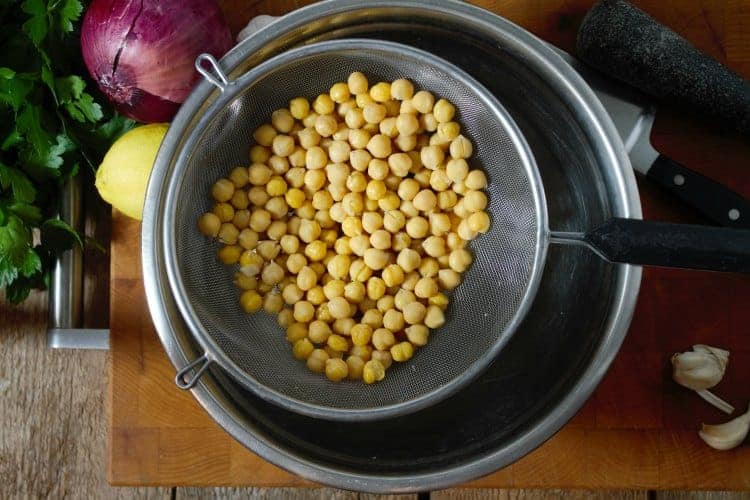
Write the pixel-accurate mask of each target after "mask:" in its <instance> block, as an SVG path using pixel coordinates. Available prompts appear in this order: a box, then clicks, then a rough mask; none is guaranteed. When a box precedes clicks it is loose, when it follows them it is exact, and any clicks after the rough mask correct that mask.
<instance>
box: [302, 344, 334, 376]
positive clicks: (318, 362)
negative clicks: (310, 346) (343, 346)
mask: <svg viewBox="0 0 750 500" xmlns="http://www.w3.org/2000/svg"><path fill="white" fill-rule="evenodd" d="M329 359H330V356H329V355H328V353H327V352H326V351H325V350H323V349H315V350H314V351H313V352H311V353H310V356H308V358H307V368H308V369H309V370H310V371H312V372H315V373H323V372H324V371H325V367H326V361H328V360H329Z"/></svg>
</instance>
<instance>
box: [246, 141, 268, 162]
mask: <svg viewBox="0 0 750 500" xmlns="http://www.w3.org/2000/svg"><path fill="white" fill-rule="evenodd" d="M270 156H271V150H270V149H268V148H265V147H263V146H261V145H260V144H256V145H255V146H253V147H251V148H250V163H265V162H267V161H268V158H269V157H270Z"/></svg>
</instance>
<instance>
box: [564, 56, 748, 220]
mask: <svg viewBox="0 0 750 500" xmlns="http://www.w3.org/2000/svg"><path fill="white" fill-rule="evenodd" d="M554 48H555V50H556V51H557V53H558V54H560V56H561V57H562V58H563V59H564V60H565V61H566V62H567V63H568V64H570V65H571V66H572V67H573V69H575V70H576V71H577V72H578V74H580V75H581V76H582V77H583V79H584V80H586V83H588V84H589V86H590V87H591V88H592V90H593V91H594V93H595V94H596V96H597V97H598V98H599V101H600V102H601V103H602V105H603V106H604V109H606V110H607V112H608V113H609V115H610V117H611V118H612V121H613V122H614V124H615V127H616V128H617V132H618V133H619V134H620V138H621V139H622V142H623V144H624V145H625V149H626V150H627V152H628V155H629V156H630V163H631V164H632V165H633V169H635V170H636V171H637V172H640V173H642V174H643V175H645V176H646V177H647V178H649V179H651V180H652V181H654V182H656V183H657V184H659V185H660V186H661V187H663V188H664V189H666V190H667V191H669V192H670V193H672V194H674V195H676V196H677V197H678V198H679V199H680V200H682V201H683V202H684V203H685V204H687V205H690V206H692V207H693V208H695V209H697V210H698V211H699V212H701V213H702V214H703V215H705V216H706V217H708V218H709V219H710V220H712V221H713V222H715V223H717V224H720V225H722V226H727V227H736V228H746V229H750V202H749V201H748V200H747V199H745V198H744V197H743V196H742V195H740V194H738V193H736V192H734V191H732V190H731V189H729V188H728V187H726V186H724V185H723V184H720V183H718V182H716V181H714V180H712V179H709V178H708V177H706V176H704V175H702V174H699V173H698V172H695V171H694V170H691V169H690V168H688V167H686V166H685V165H682V164H681V163H679V162H677V161H675V160H672V159H670V158H668V157H667V156H665V155H663V154H661V153H659V152H658V151H657V150H656V149H654V147H653V146H652V145H651V128H652V127H653V124H654V117H655V116H656V109H655V107H654V106H653V105H652V104H651V102H650V100H649V99H648V97H647V96H645V95H644V94H641V93H640V92H638V91H637V90H636V89H634V88H632V87H629V86H627V85H624V84H622V83H620V82H617V81H615V80H612V79H609V78H607V77H605V76H604V75H602V74H600V73H598V72H597V71H596V70H594V69H592V68H590V67H588V66H586V65H585V64H584V63H583V62H581V61H580V60H578V59H576V58H575V57H573V56H571V55H570V54H568V53H567V52H565V51H564V50H561V49H559V48H557V47H554Z"/></svg>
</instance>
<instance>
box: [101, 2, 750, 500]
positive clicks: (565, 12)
mask: <svg viewBox="0 0 750 500" xmlns="http://www.w3.org/2000/svg"><path fill="white" fill-rule="evenodd" d="M222 3H223V5H224V7H225V9H226V10H227V11H228V12H231V13H232V15H231V16H228V17H229V19H230V22H231V23H232V27H233V29H234V30H235V31H236V30H237V29H239V28H241V27H242V26H244V24H245V22H246V21H247V19H249V18H250V17H251V16H252V15H255V14H260V13H270V14H280V13H283V12H285V11H287V10H289V9H290V8H292V7H296V6H298V2H289V1H279V2H271V1H267V2H255V3H249V4H246V3H244V2H239V1H225V2H222ZM476 3H478V4H481V5H483V6H485V7H487V8H489V9H491V10H493V11H495V12H497V13H499V14H501V15H503V16H505V17H507V18H509V19H510V20H512V21H514V22H516V23H518V24H520V25H522V26H524V27H526V28H527V29H529V30H531V31H532V32H534V33H535V34H537V35H539V36H541V37H542V38H544V39H546V40H548V41H550V42H552V43H555V44H556V45H558V46H560V47H562V48H564V49H566V50H572V49H573V42H574V38H575V32H576V29H577V26H578V23H579V21H580V19H581V17H582V16H583V14H584V13H585V11H586V10H587V9H588V8H589V7H590V5H591V3H592V2H591V1H587V0H552V1H546V2H528V1H525V0H506V1H485V2H476ZM635 3H637V4H638V5H639V6H640V7H642V8H643V9H644V10H646V11H647V12H649V13H651V14H652V15H653V16H654V17H656V18H657V19H658V20H660V21H662V22H664V23H665V24H668V25H669V26H671V27H673V28H674V29H675V30H677V31H678V32H680V33H681V34H683V35H684V36H686V37H687V38H688V39H689V40H691V41H692V42H693V43H694V44H696V45H697V46H698V47H699V48H701V49H703V50H705V51H706V52H708V53H710V54H711V55H713V56H714V57H717V58H718V59H719V60H721V61H722V62H724V63H726V64H727V65H728V66H730V67H731V68H732V69H734V70H736V71H738V72H740V73H742V74H744V75H745V76H746V77H750V43H749V42H750V3H748V2H747V1H739V0H724V1H716V2H711V3H708V2H706V3H698V2H682V1H680V0H667V1H665V0H661V1H660V0H650V1H640V2H635ZM653 140H654V142H655V144H656V145H657V146H658V147H659V148H660V149H661V150H662V151H663V152H665V153H667V154H668V155H670V156H671V157H672V158H674V159H676V160H678V161H682V162H684V163H687V164H689V165H690V166H691V167H693V168H695V169H697V170H699V171H701V172H703V173H705V174H707V175H709V176H711V177H713V178H715V179H716V180H719V181H721V182H724V183H726V184H727V185H730V186H732V187H733V188H734V189H736V190H737V191H739V192H741V193H743V194H744V195H746V196H750V175H748V170H747V163H748V159H750V149H749V148H748V147H747V146H746V145H744V144H742V143H741V142H740V141H739V140H738V139H737V138H731V137H729V138H724V137H721V135H719V134H717V133H715V132H714V131H713V130H712V128H711V127H710V125H706V124H701V122H700V121H699V120H696V119H694V117H690V116H687V115H684V114H680V113H679V112H677V111H670V110H666V111H665V112H663V113H660V114H659V116H658V121H657V124H656V129H655V132H654V135H653ZM641 195H642V198H643V202H644V216H645V217H646V218H654V219H662V220H673V221H684V222H690V221H693V222H696V221H700V219H698V218H697V216H696V215H695V214H694V213H692V212H691V211H690V210H688V209H686V208H684V207H682V206H679V205H677V204H676V203H675V202H674V200H672V199H670V198H669V197H668V196H667V195H665V194H663V193H662V192H660V191H659V190H658V189H656V188H653V187H652V186H650V185H648V184H647V183H641ZM139 230H140V225H139V224H138V223H137V222H135V221H132V220H129V219H126V218H124V217H122V216H119V215H117V214H116V215H115V218H114V221H113V231H112V261H111V262H112V267H111V276H112V278H111V283H112V286H111V330H112V350H111V364H110V420H109V440H110V441H109V479H110V481H111V482H112V483H113V484H130V485H136V484H137V485H256V486H290V485H307V484H309V483H306V482H305V481H303V480H302V479H300V478H298V477H296V476H293V475H291V474H289V473H286V472H285V471H282V470H281V469H278V468H277V467H275V466H272V465H270V464H268V463H266V462H264V461H263V460H261V459H260V458H259V457H257V456H255V455H253V454H252V453H250V452H249V451H247V450H246V449H245V448H243V447H242V446H241V445H240V444H238V443H237V442H235V441H234V440H233V439H232V438H230V437H229V435H228V434H226V433H224V431H222V430H221V429H219V427H218V426H217V425H216V424H215V423H214V422H213V421H212V420H211V419H210V418H209V417H208V416H207V414H206V413H205V412H203V410H202V409H201V408H200V407H199V406H198V405H197V404H196V403H195V401H194V400H193V398H192V396H190V394H189V393H186V392H182V391H180V390H178V389H177V388H175V387H174V385H173V383H172V379H173V376H174V369H173V367H172V366H171V365H170V364H169V362H168V361H167V358H166V356H165V354H164V352H163V350H162V348H161V345H160V344H159V342H158V340H157V337H156V334H155V332H154V329H153V326H152V325H151V322H150V319H149V315H148V310H147V308H146V304H145V298H144V292H143V284H142V281H141V268H140V261H139V254H140V251H139V245H140V239H139V234H140V233H139ZM749 306H750V279H748V278H747V277H744V276H734V275H728V274H711V273H695V272H688V271H668V270H647V271H646V272H645V273H644V282H643V287H642V292H641V300H640V302H639V305H638V308H637V311H636V314H635V319H634V322H633V326H632V328H631V331H630V333H629V335H628V337H627V340H626V342H625V344H624V346H623V348H622V351H621V352H620V354H619V355H618V357H617V359H616V361H615V363H614V365H613V366H612V369H611V370H610V372H609V374H608V375H607V377H606V378H605V380H604V382H603V383H602V384H601V386H600V387H599V389H598V390H597V391H596V393H595V395H594V396H593V397H592V398H591V400H590V401H589V402H588V403H587V404H586V406H585V407H584V408H583V409H582V410H581V411H580V413H579V414H578V415H577V416H576V417H575V418H574V419H573V420H572V421H571V422H570V423H569V424H568V425H567V426H566V427H565V428H564V429H563V430H562V431H561V432H559V433H558V434H557V435H556V436H555V437H554V438H552V439H550V440H549V441H548V442H547V443H546V444H544V445H543V446H542V447H540V448H539V449H538V450H536V451H535V452H533V453H531V454H530V455H528V456H527V457H525V458H523V459H521V460H520V461H518V462H517V463H515V464H513V465H512V466H510V467H507V468H506V469H504V470H502V471H499V472H497V473H495V474H492V475H490V476H487V477H485V478H482V479H479V480H477V481H474V482H472V483H470V484H469V485H467V486H472V487H478V486H482V487H514V488H528V487H550V488H552V487H554V488H652V489H668V488H672V489H750V447H747V446H746V447H743V448H739V449H737V450H734V451H730V452H724V453H719V452H715V451H712V450H710V449H709V448H707V447H706V446H705V445H704V444H703V443H702V442H701V441H700V440H699V439H698V437H697V434H696V430H697V428H698V426H699V423H700V422H701V421H706V422H715V421H721V420H722V419H724V417H723V416H722V414H720V413H719V412H718V411H715V410H713V409H712V408H710V407H709V406H708V405H706V404H705V403H703V402H702V401H701V400H699V399H698V398H697V396H695V395H694V394H691V393H690V392H689V391H687V390H684V389H682V388H680V387H678V386H677V385H675V384H674V383H672V382H671V381H670V377H669V369H668V359H669V356H670V355H671V354H672V353H673V352H675V351H679V350H684V349H686V348H689V346H691V345H692V344H694V343H711V344H716V345H720V346H722V347H725V348H728V349H730V350H731V351H732V355H731V361H730V364H729V370H728V372H727V375H726V378H725V381H724V382H722V384H721V385H720V386H719V387H718V388H717V390H716V392H717V393H718V394H719V395H721V396H722V397H724V398H726V399H727V400H729V401H730V402H732V403H733V404H735V406H737V407H744V406H745V405H746V404H747V401H748V399H750V392H748V389H747V388H748V387H750V370H747V369H746V368H745V367H746V366H747V363H750V341H748V340H747V335H748V327H747V325H748V321H750V307H749Z"/></svg>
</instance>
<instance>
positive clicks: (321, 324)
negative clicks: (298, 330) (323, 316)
mask: <svg viewBox="0 0 750 500" xmlns="http://www.w3.org/2000/svg"><path fill="white" fill-rule="evenodd" d="M332 333H333V332H331V327H330V326H328V323H326V322H325V321H321V320H315V321H312V322H311V323H310V326H309V327H308V333H307V337H308V338H309V339H310V340H311V341H312V342H314V343H316V344H325V343H326V342H327V341H328V337H330V336H331V334H332Z"/></svg>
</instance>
